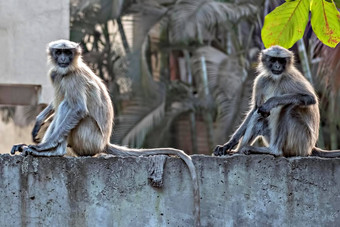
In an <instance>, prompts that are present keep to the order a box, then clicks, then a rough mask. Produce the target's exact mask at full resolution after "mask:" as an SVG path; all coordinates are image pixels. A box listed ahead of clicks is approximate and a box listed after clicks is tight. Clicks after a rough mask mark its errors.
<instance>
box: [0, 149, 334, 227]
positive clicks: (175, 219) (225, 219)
mask: <svg viewBox="0 0 340 227" xmlns="http://www.w3.org/2000/svg"><path fill="white" fill-rule="evenodd" d="M193 160H194V162H195V165H196V168H197V171H198V175H199V178H200V189H201V222H202V225H203V226H339V225H340V159H332V160H331V159H321V158H289V159H287V158H274V157H272V156H267V155H252V156H243V155H242V156H233V157H226V158H217V157H208V156H193ZM148 165H149V159H148V158H145V157H137V158H134V157H131V158H117V157H113V158H108V159H104V158H73V157H63V158H33V157H25V158H24V157H20V156H9V155H1V156H0V176H1V180H0V189H1V190H0V201H1V203H0V226H192V225H193V219H192V209H193V207H192V206H193V205H192V204H193V203H192V198H193V197H192V185H191V181H190V176H189V172H188V170H187V168H186V166H185V165H184V163H183V162H182V161H181V160H180V159H178V158H170V157H169V158H167V160H166V164H165V171H164V186H163V188H162V189H155V188H153V187H151V186H150V185H149V183H148V180H147V169H148Z"/></svg>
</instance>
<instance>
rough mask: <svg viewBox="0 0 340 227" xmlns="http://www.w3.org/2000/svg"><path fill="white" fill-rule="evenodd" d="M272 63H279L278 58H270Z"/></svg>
mask: <svg viewBox="0 0 340 227" xmlns="http://www.w3.org/2000/svg"><path fill="white" fill-rule="evenodd" d="M269 61H270V62H272V63H274V62H276V61H277V59H276V58H270V60H269Z"/></svg>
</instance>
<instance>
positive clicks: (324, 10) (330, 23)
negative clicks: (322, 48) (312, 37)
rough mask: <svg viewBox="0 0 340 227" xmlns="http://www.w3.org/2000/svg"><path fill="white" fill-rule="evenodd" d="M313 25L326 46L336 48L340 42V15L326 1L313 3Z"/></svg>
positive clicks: (332, 5)
mask: <svg viewBox="0 0 340 227" xmlns="http://www.w3.org/2000/svg"><path fill="white" fill-rule="evenodd" d="M311 11H312V16H311V24H312V28H313V31H314V33H315V34H316V36H317V37H318V39H320V40H321V42H323V43H324V44H326V45H327V46H330V47H335V46H336V45H337V44H338V43H339V42H340V13H339V11H338V10H337V9H336V7H335V5H334V4H333V3H331V2H327V1H325V0H317V1H315V0H314V1H312V2H311Z"/></svg>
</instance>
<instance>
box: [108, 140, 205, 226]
mask: <svg viewBox="0 0 340 227" xmlns="http://www.w3.org/2000/svg"><path fill="white" fill-rule="evenodd" d="M106 151H107V153H108V154H112V155H117V156H123V157H127V156H150V155H177V156H179V157H180V158H181V159H182V160H183V161H184V162H185V164H186V165H187V166H188V169H189V172H190V175H191V180H192V184H193V191H194V219H195V226H200V225H201V221H200V191H199V186H198V177H197V173H196V168H195V165H194V163H193V162H192V159H191V157H190V156H189V155H187V154H186V153H184V152H183V151H181V150H178V149H173V148H153V149H132V148H127V147H123V146H118V145H115V144H108V146H107V149H106Z"/></svg>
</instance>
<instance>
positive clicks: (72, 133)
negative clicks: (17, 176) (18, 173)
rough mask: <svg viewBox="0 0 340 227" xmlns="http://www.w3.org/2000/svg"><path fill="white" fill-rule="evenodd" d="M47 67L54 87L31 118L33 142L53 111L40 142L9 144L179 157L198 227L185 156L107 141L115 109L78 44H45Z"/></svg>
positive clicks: (27, 149) (34, 150)
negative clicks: (48, 101) (49, 99)
mask: <svg viewBox="0 0 340 227" xmlns="http://www.w3.org/2000/svg"><path fill="white" fill-rule="evenodd" d="M47 53H48V60H49V62H50V63H51V65H52V67H51V69H50V71H49V77H50V78H51V81H52V84H53V87H54V92H55V94H54V100H53V102H52V103H51V104H49V105H48V106H47V107H46V108H45V109H44V110H43V111H42V112H41V113H40V114H39V115H38V116H37V118H36V123H35V126H34V128H33V131H32V137H33V140H34V141H36V136H37V134H38V131H39V129H40V127H41V125H42V124H43V122H44V121H45V120H46V119H47V118H49V117H50V116H51V115H52V114H54V118H53V120H52V122H51V124H50V126H49V127H48V129H47V131H46V133H45V135H44V137H43V139H42V141H41V143H39V144H37V145H29V146H27V145H25V144H19V145H14V146H13V148H12V150H11V154H15V152H16V151H18V152H22V154H23V155H28V154H30V155H33V156H49V157H51V156H63V155H65V154H66V148H67V146H70V147H72V150H73V151H74V153H75V154H76V155H77V156H93V155H96V154H100V153H107V154H112V155H116V156H149V155H178V156H179V157H180V158H181V159H182V160H183V161H184V162H185V163H186V165H187V166H188V168H189V171H190V175H191V178H192V180H193V190H194V218H195V223H196V225H199V215H200V214H199V213H200V205H199V204H200V198H199V196H200V195H199V188H198V180H197V174H196V170H195V166H194V164H193V162H192V159H191V157H190V156H188V155H187V154H185V153H184V152H183V151H181V150H177V149H172V148H156V149H130V148H126V147H122V146H118V145H114V144H111V143H110V142H109V140H110V135H111V132H112V125H113V118H114V112H113V107H112V102H111V99H110V96H109V93H108V91H107V89H106V87H105V85H104V83H103V82H102V81H101V80H100V79H99V78H98V77H97V76H96V75H95V74H94V73H93V72H92V70H91V69H90V68H89V67H88V66H87V65H86V64H85V63H84V62H83V60H82V58H81V53H82V51H81V47H80V46H79V44H77V43H74V42H71V41H68V40H57V41H54V42H51V43H49V44H48V47H47Z"/></svg>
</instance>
